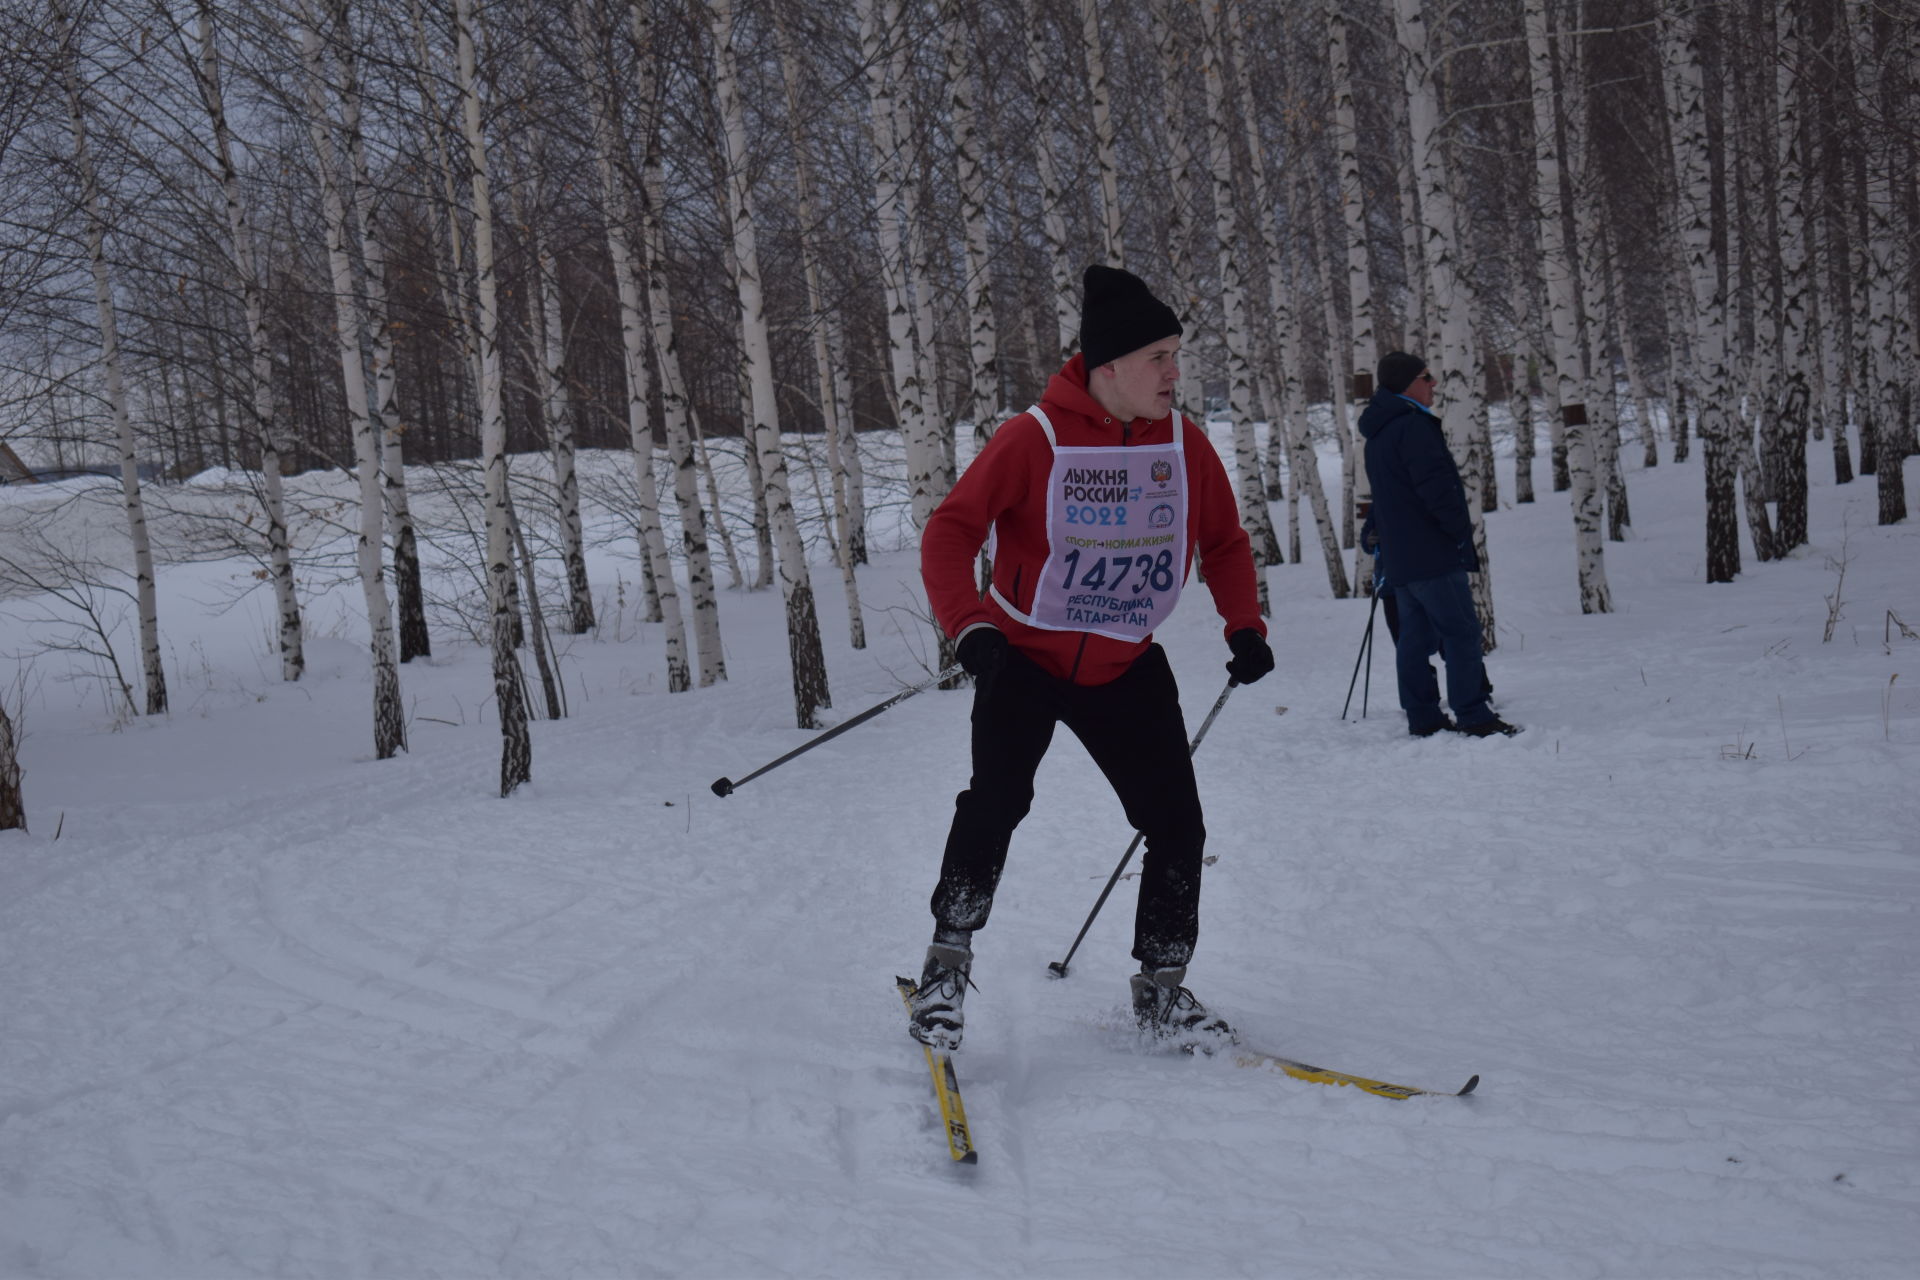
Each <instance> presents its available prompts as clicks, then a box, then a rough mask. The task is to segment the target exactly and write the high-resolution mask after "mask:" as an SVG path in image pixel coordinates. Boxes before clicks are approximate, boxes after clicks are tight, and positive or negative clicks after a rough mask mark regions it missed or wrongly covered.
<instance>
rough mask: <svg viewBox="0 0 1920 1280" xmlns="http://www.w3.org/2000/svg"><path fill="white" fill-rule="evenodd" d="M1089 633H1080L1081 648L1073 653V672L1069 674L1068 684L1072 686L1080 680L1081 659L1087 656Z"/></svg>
mask: <svg viewBox="0 0 1920 1280" xmlns="http://www.w3.org/2000/svg"><path fill="white" fill-rule="evenodd" d="M1087 636H1088V633H1087V632H1085V631H1082V632H1081V633H1080V647H1079V648H1078V649H1075V650H1074V651H1073V670H1071V671H1069V672H1067V683H1068V684H1072V683H1073V682H1074V681H1075V680H1077V679H1079V678H1080V659H1081V658H1083V657H1085V656H1086V652H1087Z"/></svg>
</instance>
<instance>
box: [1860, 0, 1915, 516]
mask: <svg viewBox="0 0 1920 1280" xmlns="http://www.w3.org/2000/svg"><path fill="white" fill-rule="evenodd" d="M1875 11H1876V6H1875V4H1874V3H1873V0H1848V4H1847V21H1848V24H1849V30H1850V31H1851V32H1852V35H1853V40H1854V56H1855V58H1856V60H1857V65H1858V67H1859V73H1858V74H1859V77H1860V95H1861V97H1862V99H1864V100H1865V102H1866V103H1868V104H1869V105H1870V107H1871V108H1872V109H1873V110H1874V112H1875V113H1876V114H1877V115H1878V116H1879V117H1880V119H1881V120H1883V121H1886V122H1887V123H1886V125H1885V126H1884V127H1883V128H1881V129H1879V130H1876V131H1875V133H1874V135H1873V136H1870V137H1868V138H1867V139H1865V140H1863V142H1862V147H1863V154H1864V160H1865V169H1866V174H1865V178H1866V181H1865V186H1866V236H1865V241H1864V244H1865V251H1866V255H1865V256H1866V285H1867V289H1866V292H1867V297H1868V306H1869V320H1868V325H1867V330H1868V349H1869V351H1870V352H1871V357H1870V370H1869V376H1868V378H1867V379H1866V386H1865V388H1864V390H1863V394H1862V395H1861V397H1860V398H1861V400H1862V401H1863V402H1865V403H1867V404H1869V405H1870V406H1871V417H1872V423H1873V427H1872V430H1873V434H1874V457H1875V460H1876V464H1877V465H1876V466H1875V468H1874V474H1875V477H1876V479H1877V483H1878V490H1877V496H1878V498H1879V522H1880V523H1881V524H1898V523H1899V522H1900V521H1902V520H1904V519H1906V518H1907V485H1906V468H1905V467H1904V465H1903V459H1904V458H1905V457H1906V453H1907V449H1906V442H1905V440H1904V436H1905V432H1904V431H1903V430H1902V426H1903V422H1904V418H1905V415H1906V412H1907V397H1908V394H1909V389H1908V388H1906V387H1905V385H1904V383H1905V372H1906V371H1905V369H1904V367H1903V366H1904V365H1905V364H1906V363H1907V362H1908V361H1911V360H1912V358H1913V356H1912V353H1911V351H1906V352H1903V351H1902V350H1901V348H1900V339H1901V337H1902V332H1901V330H1902V325H1901V322H1900V314H1899V309H1900V307H1901V305H1902V296H1901V295H1902V290H1901V288H1900V279H1899V265H1900V250H1899V221H1900V209H1899V199H1900V192H1901V184H1902V183H1903V181H1904V177H1905V174H1906V169H1907V165H1906V163H1905V161H1906V157H1905V155H1904V154H1903V152H1904V148H1903V146H1902V144H1901V143H1900V142H1898V141H1897V140H1896V134H1895V126H1894V125H1893V120H1894V113H1893V112H1892V111H1891V110H1889V109H1888V108H1889V106H1890V105H1891V104H1892V103H1893V102H1895V101H1897V100H1898V97H1897V95H1896V94H1895V93H1894V91H1893V87H1892V85H1893V82H1895V81H1896V80H1897V78H1898V77H1899V75H1900V74H1901V71H1902V68H1901V67H1900V65H1899V62H1898V61H1897V58H1898V56H1899V55H1900V54H1901V53H1903V52H1905V50H1904V49H1903V48H1902V44H1901V42H1900V40H1899V39H1898V28H1897V27H1896V28H1895V38H1894V39H1892V40H1883V39H1881V38H1879V37H1878V35H1877V33H1876V32H1875V30H1874V17H1875ZM1907 70H1908V73H1909V74H1912V73H1913V72H1912V70H1911V68H1908V69H1907ZM1861 452H1862V453H1864V452H1865V449H1864V447H1863V448H1862V450H1861Z"/></svg>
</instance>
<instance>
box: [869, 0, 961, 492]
mask: <svg viewBox="0 0 1920 1280" xmlns="http://www.w3.org/2000/svg"><path fill="white" fill-rule="evenodd" d="M857 4H858V6H859V13H860V31H861V53H862V60H863V61H864V63H865V64H866V69H867V72H866V74H867V91H868V95H869V101H870V104H871V129H872V134H873V181H874V209H875V212H876V214H877V216H878V221H879V236H880V280H881V286H882V289H883V291H884V293H885V301H886V310H887V339H888V342H887V363H888V369H889V371H890V372H891V373H892V383H893V397H894V402H895V412H896V413H897V414H898V416H899V421H900V434H901V437H902V438H903V440H904V441H905V443H906V450H907V488H908V491H909V493H910V494H911V501H912V504H913V525H914V528H916V529H918V528H923V527H924V526H925V525H926V523H927V517H929V516H931V515H932V514H933V509H934V508H935V507H936V506H938V505H939V504H940V497H941V496H942V495H941V494H940V493H939V492H938V491H937V490H936V488H935V485H936V479H937V476H938V473H939V470H940V465H941V460H940V438H939V430H938V428H937V427H936V426H935V424H934V422H933V421H932V418H931V415H930V414H928V413H927V411H926V400H925V395H926V391H927V388H926V387H924V386H923V385H922V383H921V381H920V367H921V365H920V355H919V352H918V350H917V344H916V340H915V337H914V317H913V301H912V298H911V297H910V295H909V290H908V283H907V282H908V276H909V271H910V268H909V264H908V261H907V240H906V236H905V235H904V234H903V233H902V231H901V227H900V219H901V216H902V211H901V199H902V192H901V187H902V183H903V172H902V171H903V167H904V166H903V163H902V155H901V152H902V148H903V140H902V138H901V137H900V112H899V106H898V99H897V95H898V94H899V93H900V92H901V91H902V90H903V89H904V88H905V74H904V73H905V70H906V47H905V42H904V39H903V33H902V31H901V30H900V27H901V4H900V0H857Z"/></svg>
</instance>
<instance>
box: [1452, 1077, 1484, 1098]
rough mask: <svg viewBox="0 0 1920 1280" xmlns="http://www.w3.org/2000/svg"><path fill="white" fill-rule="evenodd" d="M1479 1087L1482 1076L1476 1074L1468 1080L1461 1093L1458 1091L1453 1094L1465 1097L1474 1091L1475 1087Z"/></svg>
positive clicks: (1457, 1096)
mask: <svg viewBox="0 0 1920 1280" xmlns="http://www.w3.org/2000/svg"><path fill="white" fill-rule="evenodd" d="M1479 1087H1480V1077H1479V1076H1475V1077H1473V1078H1472V1079H1471V1080H1469V1081H1467V1083H1466V1085H1465V1086H1464V1087H1462V1088H1461V1090H1460V1092H1459V1093H1456V1094H1454V1095H1453V1096H1454V1097H1456V1098H1464V1097H1466V1096H1467V1095H1468V1094H1470V1093H1472V1092H1473V1091H1474V1090H1475V1089H1478V1088H1479Z"/></svg>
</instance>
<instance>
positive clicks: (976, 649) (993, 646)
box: [953, 627, 1272, 681]
mask: <svg viewBox="0 0 1920 1280" xmlns="http://www.w3.org/2000/svg"><path fill="white" fill-rule="evenodd" d="M953 656H954V657H956V658H958V659H960V665H961V666H963V667H965V668H966V669H967V674H968V675H970V676H972V677H973V678H974V679H975V680H980V681H985V680H990V679H992V678H993V675H994V673H995V672H997V671H999V670H1000V668H1002V667H1004V666H1006V665H1007V637H1006V633H1004V632H1003V631H1001V630H1000V628H998V627H975V628H974V629H973V630H971V631H969V632H967V634H965V635H964V636H961V637H960V643H959V645H958V646H956V647H955V648H954V651H953ZM1268 665H1272V664H1271V663H1269V664H1268Z"/></svg>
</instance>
